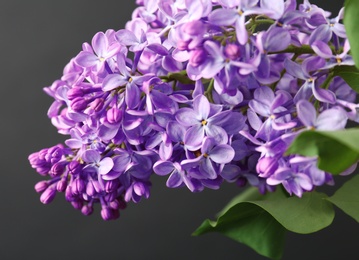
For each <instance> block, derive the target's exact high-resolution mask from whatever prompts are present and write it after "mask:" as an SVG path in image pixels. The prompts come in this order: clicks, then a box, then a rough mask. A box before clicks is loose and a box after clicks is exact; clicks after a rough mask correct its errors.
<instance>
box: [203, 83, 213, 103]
mask: <svg viewBox="0 0 359 260" xmlns="http://www.w3.org/2000/svg"><path fill="white" fill-rule="evenodd" d="M213 89H214V79H212V80H211V81H210V82H209V85H208V88H207V90H206V91H205V92H204V95H205V96H206V97H207V99H208V101H209V102H211V103H214V100H213V96H212V91H213Z"/></svg>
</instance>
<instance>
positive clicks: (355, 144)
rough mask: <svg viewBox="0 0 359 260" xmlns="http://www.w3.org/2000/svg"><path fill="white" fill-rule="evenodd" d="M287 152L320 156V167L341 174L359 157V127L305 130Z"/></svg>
mask: <svg viewBox="0 0 359 260" xmlns="http://www.w3.org/2000/svg"><path fill="white" fill-rule="evenodd" d="M286 154H300V155H304V156H318V167H319V168H320V169H322V170H324V171H326V172H330V173H332V174H340V173H342V172H343V171H345V170H346V169H348V168H349V167H350V166H352V165H353V164H354V163H356V162H357V161H358V159H359V129H353V128H352V129H346V130H340V131H304V132H302V133H300V134H299V135H298V136H297V137H296V139H295V140H294V141H293V142H292V144H291V145H290V147H289V148H288V150H287V152H286Z"/></svg>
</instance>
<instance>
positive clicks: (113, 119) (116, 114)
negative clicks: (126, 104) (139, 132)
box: [106, 107, 122, 124]
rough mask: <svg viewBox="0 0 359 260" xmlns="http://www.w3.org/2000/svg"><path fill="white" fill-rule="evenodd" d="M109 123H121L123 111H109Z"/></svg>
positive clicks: (112, 109) (113, 109)
mask: <svg viewBox="0 0 359 260" xmlns="http://www.w3.org/2000/svg"><path fill="white" fill-rule="evenodd" d="M106 116H107V121H108V122H109V123H110V124H116V123H118V122H120V120H121V119H122V111H121V110H120V109H118V108H115V107H113V108H111V109H109V110H108V111H107V114H106Z"/></svg>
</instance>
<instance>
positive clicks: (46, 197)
mask: <svg viewBox="0 0 359 260" xmlns="http://www.w3.org/2000/svg"><path fill="white" fill-rule="evenodd" d="M55 196H56V190H55V189H54V188H53V187H48V188H47V189H46V190H45V191H44V192H43V193H42V194H41V196H40V201H41V202H42V203H44V204H49V203H50V202H52V201H53V200H54V198H55Z"/></svg>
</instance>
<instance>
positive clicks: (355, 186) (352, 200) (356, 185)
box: [327, 175, 359, 222]
mask: <svg viewBox="0 0 359 260" xmlns="http://www.w3.org/2000/svg"><path fill="white" fill-rule="evenodd" d="M327 200H329V201H330V202H331V203H333V204H334V205H335V206H337V207H338V208H340V209H341V210H343V211H344V212H345V213H346V214H348V215H349V216H351V217H352V218H354V219H355V220H356V221H357V222H359V175H356V176H354V177H353V178H352V179H350V180H349V181H347V182H346V183H345V184H344V185H343V186H342V187H341V188H340V189H338V190H337V191H336V192H335V194H334V195H333V196H331V197H330V198H328V199H327Z"/></svg>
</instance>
